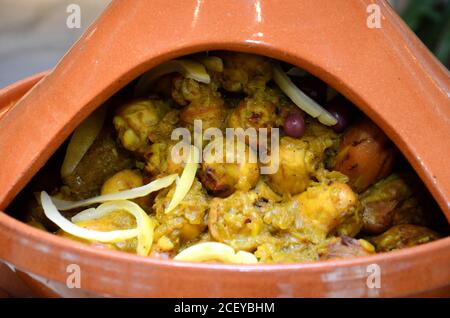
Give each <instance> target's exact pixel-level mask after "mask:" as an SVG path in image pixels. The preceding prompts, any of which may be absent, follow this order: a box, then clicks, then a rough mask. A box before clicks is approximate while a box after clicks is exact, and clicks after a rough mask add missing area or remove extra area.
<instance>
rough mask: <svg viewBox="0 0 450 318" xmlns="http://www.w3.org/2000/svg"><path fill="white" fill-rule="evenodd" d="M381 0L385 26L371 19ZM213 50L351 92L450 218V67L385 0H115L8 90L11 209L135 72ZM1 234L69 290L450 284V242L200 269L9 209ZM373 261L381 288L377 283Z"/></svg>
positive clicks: (29, 269)
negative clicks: (96, 241)
mask: <svg viewBox="0 0 450 318" xmlns="http://www.w3.org/2000/svg"><path fill="white" fill-rule="evenodd" d="M371 4H375V5H377V6H378V8H379V9H380V13H381V20H380V21H381V28H369V27H368V25H367V18H368V16H369V13H368V12H367V10H368V6H369V5H371ZM372 8H373V7H372ZM369 11H370V10H369ZM215 49H225V50H236V51H244V52H251V53H256V54H261V55H265V56H269V57H272V58H276V59H279V60H283V61H286V62H289V63H292V64H294V65H297V66H299V67H301V68H303V69H305V70H307V71H308V72H310V73H312V74H314V75H315V76H317V77H319V78H321V79H322V80H324V81H325V82H327V83H328V84H329V85H331V86H333V87H334V88H336V89H337V90H338V91H340V92H341V93H343V94H344V95H345V96H346V97H347V98H349V99H350V100H351V101H352V102H354V103H355V104H356V105H358V107H359V108H360V109H361V110H362V111H364V112H365V113H366V114H367V115H368V116H369V117H371V118H372V119H373V120H374V121H375V122H376V123H377V124H378V125H379V126H380V127H381V128H382V129H383V130H384V131H385V132H386V133H387V135H388V136H389V137H390V138H391V139H392V140H393V141H394V142H395V144H396V145H397V146H398V147H399V149H400V150H401V151H402V152H403V154H404V155H405V156H406V158H407V159H408V160H409V162H410V163H411V165H412V166H413V167H414V169H415V170H416V172H417V173H418V175H419V176H420V177H421V178H422V180H423V181H424V183H425V184H426V186H427V187H428V189H429V190H430V192H431V193H432V195H433V196H434V198H435V199H436V201H437V202H438V204H439V206H440V208H441V209H442V211H443V213H444V214H445V215H446V217H447V219H448V220H450V203H449V198H450V169H448V162H447V161H448V158H450V143H449V142H448V140H449V136H450V124H449V123H450V102H449V92H450V77H449V73H448V71H447V70H446V69H445V68H444V67H443V66H442V65H441V64H439V62H437V61H436V59H435V58H434V57H433V56H432V55H431V54H430V53H429V51H428V50H427V49H426V48H425V47H424V46H423V44H422V43H421V42H420V41H419V40H418V39H417V38H416V37H415V36H414V35H413V34H412V32H411V31H410V30H409V29H408V28H407V27H406V26H405V25H404V23H403V22H402V21H401V20H400V19H399V18H398V17H397V16H396V15H395V13H394V12H393V11H392V9H391V8H390V7H389V6H388V5H387V4H386V3H385V2H384V1H369V0H358V1H357V0H338V1H333V2H332V4H331V3H330V1H329V0H301V1H299V0H290V1H283V2H280V1H275V0H268V1H257V0H254V1H240V0H230V1H208V0H203V1H202V0H196V1H194V0H189V1H184V2H183V5H182V6H180V5H179V4H178V3H177V2H167V1H163V0H155V1H133V2H128V1H115V2H113V3H112V4H111V5H110V6H109V7H108V8H107V9H106V11H105V12H104V14H103V15H102V16H101V17H100V18H99V19H98V20H97V21H96V22H95V23H94V24H93V25H92V26H91V27H90V28H89V29H88V30H87V31H86V33H85V34H84V35H83V37H82V38H81V39H80V41H79V42H78V43H77V44H76V45H75V46H74V47H73V48H72V49H71V50H70V51H69V52H68V53H67V54H66V55H65V57H64V58H63V59H62V61H61V62H60V63H59V64H58V65H57V66H56V67H55V69H53V70H52V71H51V72H50V73H49V74H48V75H47V76H46V77H45V78H44V79H43V80H41V81H40V82H39V83H38V84H37V85H35V86H34V87H33V89H31V90H30V91H29V92H28V93H27V94H26V96H24V97H23V98H21V99H20V100H19V101H18V102H17V103H16V100H17V99H19V98H20V96H21V95H23V94H24V93H25V92H26V91H27V90H28V89H29V88H31V86H32V85H33V84H35V83H36V81H37V80H38V78H39V76H38V77H34V78H31V79H28V80H25V81H23V82H20V83H18V84H16V85H13V86H11V87H8V88H6V89H3V90H1V91H0V108H1V109H3V111H2V110H0V153H1V156H0V209H5V208H6V207H7V206H8V204H9V203H10V202H11V201H12V199H13V198H14V197H15V196H16V195H17V193H18V192H19V191H20V190H21V189H22V188H23V187H24V186H25V184H26V183H27V182H28V181H29V180H30V179H31V177H32V176H33V175H34V174H35V173H36V172H37V171H38V170H39V169H40V168H41V167H42V166H43V165H44V164H45V162H46V161H47V160H48V158H49V157H50V156H51V155H52V153H53V152H54V151H55V150H56V149H57V147H59V146H60V145H61V143H62V142H63V141H64V140H65V139H66V138H67V137H68V136H69V135H70V133H71V132H72V131H73V129H74V128H75V127H76V126H77V125H78V124H79V123H80V122H81V121H82V120H83V119H84V118H86V117H87V116H88V115H89V114H90V113H91V112H92V111H93V110H95V108H96V107H98V106H99V105H101V103H102V102H104V101H105V100H106V99H107V98H109V97H110V96H112V95H113V94H114V93H115V92H117V91H118V90H119V89H120V88H122V87H123V86H124V85H126V84H127V83H129V82H130V81H131V80H132V79H134V78H136V77H137V76H139V75H140V74H142V73H143V72H145V71H146V70H148V69H149V68H151V67H153V66H155V65H158V64H160V63H162V62H164V61H167V60H169V59H171V58H175V57H178V56H181V55H185V54H189V53H193V52H198V51H205V50H215ZM12 105H14V106H13V107H11V106H12ZM6 109H9V110H8V111H5V110H6ZM0 241H1V242H2V243H1V248H0V259H2V260H4V261H5V262H7V263H8V264H10V265H13V266H14V267H15V268H17V269H18V270H20V271H24V272H26V273H27V274H26V276H27V277H28V278H29V279H28V281H29V282H34V283H36V282H39V283H40V284H44V285H47V290H51V292H53V293H54V294H59V295H69V296H73V295H80V296H86V295H92V293H96V294H97V295H111V296H154V297H165V296H172V297H179V296H192V297H195V296H199V297H210V296H219V297H225V296H228V297H243V296H252V297H253V296H265V297H280V296H306V297H315V296H321V297H324V296H344V297H351V296H355V297H373V296H374V297H376V296H405V295H417V294H419V293H428V294H429V295H436V294H437V292H436V291H448V286H449V285H450V271H449V265H450V238H444V239H441V240H439V241H436V242H432V243H429V244H425V245H422V246H417V247H413V248H409V249H405V250H400V251H395V252H391V253H386V254H379V255H374V256H370V257H360V258H354V259H344V260H333V261H324V262H317V263H305V264H287V265H284V264H279V265H225V264H197V263H195V264H194V263H183V262H175V261H171V260H161V259H154V258H144V257H140V256H136V255H129V254H125V253H121V252H113V251H102V250H98V249H95V248H93V247H90V246H87V245H82V244H80V243H77V242H74V241H70V240H66V239H63V238H61V237H57V236H54V235H52V234H50V233H46V232H43V231H40V230H37V229H34V228H32V227H30V226H28V225H26V224H23V223H21V222H19V221H17V220H16V219H14V218H12V217H10V216H8V215H7V214H5V213H0ZM71 264H76V265H77V266H79V267H80V270H81V276H80V278H81V290H77V289H68V288H67V287H66V286H65V283H66V281H67V279H68V277H69V274H70V271H69V272H68V266H69V265H71ZM371 264H375V265H376V268H378V269H379V270H380V271H381V286H380V288H370V286H371V285H370V284H368V278H370V277H369V275H370V274H371V273H372V272H373V265H372V266H369V265H371ZM69 268H70V267H69ZM371 269H372V270H371ZM21 275H25V274H21ZM372 287H373V286H372Z"/></svg>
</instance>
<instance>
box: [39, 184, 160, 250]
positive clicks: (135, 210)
mask: <svg viewBox="0 0 450 318" xmlns="http://www.w3.org/2000/svg"><path fill="white" fill-rule="evenodd" d="M41 202H42V207H43V208H44V213H45V215H46V216H47V218H48V219H49V220H51V221H52V222H53V223H55V224H56V225H58V226H59V227H60V228H61V229H62V230H63V231H64V232H66V233H69V234H71V235H73V236H76V237H79V238H82V239H86V240H90V241H98V242H103V243H117V242H121V241H125V240H128V239H131V238H134V237H136V236H137V239H138V245H137V248H136V252H137V254H138V255H142V256H147V255H148V254H149V252H150V249H151V247H152V244H153V230H154V227H155V225H154V223H153V221H152V220H151V219H150V217H149V216H148V215H147V213H145V211H144V210H142V208H141V207H140V206H139V205H137V204H136V203H134V202H131V201H127V200H119V201H113V202H106V203H103V204H101V205H99V206H98V207H97V208H96V209H93V208H91V209H87V210H84V211H82V212H80V213H78V214H77V215H75V216H74V217H73V218H72V222H80V221H87V220H93V219H99V218H102V217H104V216H107V215H108V214H110V213H112V212H115V211H125V212H128V213H130V214H131V215H133V216H134V217H135V218H136V223H137V227H136V229H130V230H116V231H108V232H102V231H94V230H89V229H86V228H83V227H81V226H78V225H76V224H74V223H72V222H70V221H69V220H67V219H66V218H65V217H64V216H62V215H61V213H60V212H59V211H58V209H57V208H56V207H55V205H54V204H53V202H52V199H51V198H50V196H49V195H48V194H47V193H46V192H45V191H43V192H41Z"/></svg>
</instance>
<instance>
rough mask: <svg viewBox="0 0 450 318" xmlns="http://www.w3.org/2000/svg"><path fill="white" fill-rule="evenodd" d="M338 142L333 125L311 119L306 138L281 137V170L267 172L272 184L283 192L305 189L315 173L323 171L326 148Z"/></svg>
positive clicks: (293, 192)
mask: <svg viewBox="0 0 450 318" xmlns="http://www.w3.org/2000/svg"><path fill="white" fill-rule="evenodd" d="M336 142H337V135H336V134H335V133H334V132H333V131H332V130H331V129H328V128H326V127H324V126H322V125H320V124H317V123H312V122H311V123H309V124H308V125H307V129H306V132H305V135H304V136H303V138H301V139H297V138H292V137H286V136H285V137H282V138H281V139H280V145H279V151H278V154H279V161H278V170H277V171H276V172H275V173H274V174H269V175H268V176H267V177H268V183H269V185H270V186H271V187H272V188H273V189H274V190H275V191H277V192H278V193H280V194H286V193H288V194H298V193H300V192H302V191H304V190H305V189H306V188H307V187H308V186H309V185H310V183H311V182H312V180H313V179H314V178H315V177H318V176H319V175H323V170H324V168H323V159H324V156H325V151H326V149H327V148H329V147H332V146H333V144H335V143H336ZM273 160H276V159H273ZM272 165H276V164H273V163H272Z"/></svg>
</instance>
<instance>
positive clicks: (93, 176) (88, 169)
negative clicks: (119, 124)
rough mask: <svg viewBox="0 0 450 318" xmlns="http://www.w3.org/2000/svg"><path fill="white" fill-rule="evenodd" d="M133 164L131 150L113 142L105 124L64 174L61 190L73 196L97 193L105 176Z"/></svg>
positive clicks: (107, 176) (77, 197)
mask: <svg viewBox="0 0 450 318" xmlns="http://www.w3.org/2000/svg"><path fill="white" fill-rule="evenodd" d="M132 165H133V160H132V158H131V157H130V154H129V153H127V152H126V151H125V150H124V149H122V148H121V147H120V146H119V145H118V144H117V143H116V141H115V138H114V136H113V133H112V129H111V127H109V128H108V127H106V128H104V129H103V130H102V132H101V133H100V134H99V136H98V137H97V138H96V140H95V141H94V143H93V144H92V146H91V147H90V148H89V150H88V151H87V152H86V154H85V155H84V156H83V158H82V159H81V161H80V162H79V164H78V165H77V167H76V168H75V169H74V171H73V172H72V173H71V174H70V175H68V176H67V177H65V178H63V184H64V185H65V186H64V187H63V188H62V191H63V192H64V194H65V195H66V196H67V198H69V199H72V200H82V199H87V198H90V197H93V196H96V195H98V194H99V193H100V189H101V186H102V185H103V183H104V182H105V181H106V179H108V178H109V177H111V176H112V175H113V174H115V173H117V172H119V171H121V170H123V169H127V168H131V167H132Z"/></svg>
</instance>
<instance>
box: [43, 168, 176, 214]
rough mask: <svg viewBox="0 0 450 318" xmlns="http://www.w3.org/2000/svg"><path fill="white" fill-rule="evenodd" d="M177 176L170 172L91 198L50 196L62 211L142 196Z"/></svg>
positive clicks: (168, 182)
mask: <svg viewBox="0 0 450 318" xmlns="http://www.w3.org/2000/svg"><path fill="white" fill-rule="evenodd" d="M176 178H177V175H176V174H171V175H168V176H166V177H162V178H159V179H156V180H153V181H152V182H150V183H148V184H146V185H143V186H140V187H137V188H133V189H130V190H125V191H120V192H115V193H108V194H104V195H99V196H96V197H93V198H89V199H86V200H81V201H75V202H74V201H66V200H61V199H58V198H52V200H53V203H54V204H55V206H56V208H57V209H59V210H62V211H65V210H71V209H75V208H79V207H82V206H88V205H91V204H95V203H102V202H107V201H115V200H130V199H135V198H140V197H144V196H146V195H148V194H150V193H152V192H155V191H158V190H161V189H163V188H167V187H168V186H170V185H171V184H172V183H173V182H174V181H175V179H176Z"/></svg>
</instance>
